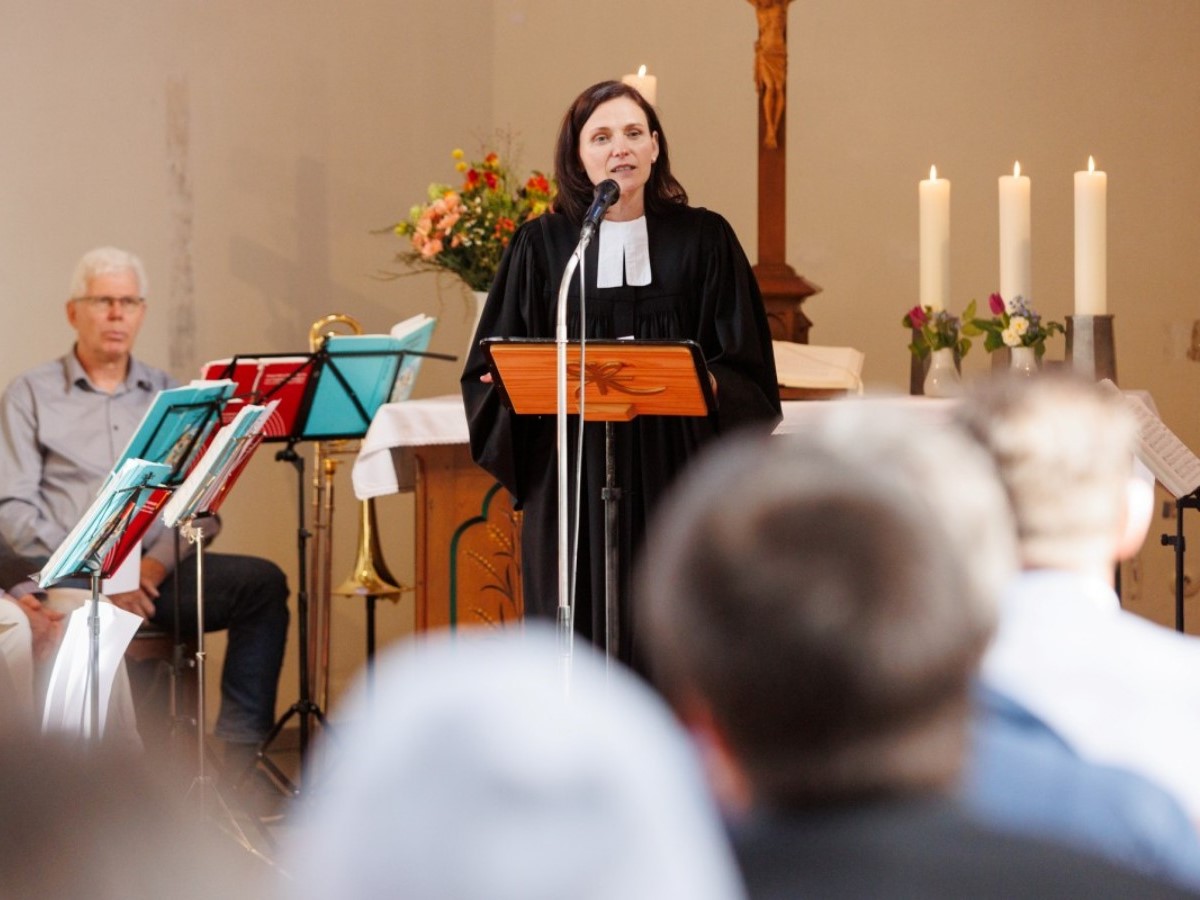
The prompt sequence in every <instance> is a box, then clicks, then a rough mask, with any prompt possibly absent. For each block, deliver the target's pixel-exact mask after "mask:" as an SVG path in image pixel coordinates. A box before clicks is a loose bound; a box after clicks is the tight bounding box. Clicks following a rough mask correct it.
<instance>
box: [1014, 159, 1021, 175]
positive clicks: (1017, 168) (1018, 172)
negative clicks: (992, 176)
mask: <svg viewBox="0 0 1200 900" xmlns="http://www.w3.org/2000/svg"><path fill="white" fill-rule="evenodd" d="M1020 177H1021V164H1020V163H1019V162H1015V163H1013V178H1020Z"/></svg>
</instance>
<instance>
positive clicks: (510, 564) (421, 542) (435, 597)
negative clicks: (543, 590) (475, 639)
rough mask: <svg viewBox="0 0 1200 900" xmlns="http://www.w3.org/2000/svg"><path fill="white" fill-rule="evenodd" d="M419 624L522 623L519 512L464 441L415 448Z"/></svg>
mask: <svg viewBox="0 0 1200 900" xmlns="http://www.w3.org/2000/svg"><path fill="white" fill-rule="evenodd" d="M410 452H411V453H412V456H413V464H414V470H415V471H414V475H415V482H414V489H415V499H416V577H417V584H416V629H417V631H427V630H430V629H436V628H460V627H471V626H485V627H493V628H502V627H504V626H506V625H509V624H511V623H513V622H516V621H519V620H520V618H521V616H522V612H523V610H522V602H521V543H520V534H521V528H520V513H518V512H515V511H514V510H513V508H512V501H511V498H510V497H509V494H508V492H507V491H506V490H504V489H503V488H502V487H500V485H499V484H497V483H496V481H495V480H494V479H493V478H492V476H491V475H489V474H488V473H486V472H485V471H483V469H481V468H479V467H478V466H476V465H475V463H474V462H472V460H471V452H470V449H469V448H468V447H467V445H466V444H432V445H428V446H423V447H412V448H411V450H410Z"/></svg>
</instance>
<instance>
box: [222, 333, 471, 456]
mask: <svg viewBox="0 0 1200 900" xmlns="http://www.w3.org/2000/svg"><path fill="white" fill-rule="evenodd" d="M436 322H437V320H436V319H434V318H432V317H430V316H426V315H418V316H413V317H411V318H409V319H406V320H405V321H403V322H400V323H398V324H397V325H396V326H395V327H394V328H393V329H392V331H391V333H389V334H330V335H326V337H325V338H324V340H322V342H321V344H320V346H318V347H317V348H316V349H315V350H313V351H312V352H311V353H260V354H239V355H237V356H234V357H231V358H229V359H222V360H214V361H212V362H209V363H206V364H205V365H204V368H203V372H204V376H205V377H206V378H227V379H232V380H233V381H234V382H235V383H236V385H237V390H236V394H235V396H234V398H233V400H232V401H231V403H230V404H229V406H228V407H227V412H226V416H225V419H224V421H225V422H226V423H228V422H229V421H231V420H232V418H233V415H234V414H235V413H236V412H237V410H238V408H240V405H241V404H243V403H268V402H270V401H277V407H276V409H275V412H274V413H273V414H272V415H271V417H270V418H269V419H268V421H267V424H266V427H265V430H264V434H265V437H264V440H267V441H287V442H288V443H296V442H298V441H309V440H336V439H342V438H354V437H361V436H362V435H363V434H365V433H366V430H367V427H368V426H369V425H370V424H371V419H372V418H374V416H375V412H376V411H378V409H379V407H380V406H381V405H382V404H383V403H385V402H389V401H390V402H398V401H400V400H406V399H408V396H409V394H410V393H411V392H412V388H413V383H414V381H415V379H416V377H417V373H418V372H419V371H420V366H421V361H422V360H423V359H424V358H425V357H433V358H435V359H445V360H453V359H454V357H453V356H450V355H448V354H445V353H430V352H428V350H427V349H426V348H428V346H429V340H430V337H431V336H432V334H433V329H434V326H435V324H436Z"/></svg>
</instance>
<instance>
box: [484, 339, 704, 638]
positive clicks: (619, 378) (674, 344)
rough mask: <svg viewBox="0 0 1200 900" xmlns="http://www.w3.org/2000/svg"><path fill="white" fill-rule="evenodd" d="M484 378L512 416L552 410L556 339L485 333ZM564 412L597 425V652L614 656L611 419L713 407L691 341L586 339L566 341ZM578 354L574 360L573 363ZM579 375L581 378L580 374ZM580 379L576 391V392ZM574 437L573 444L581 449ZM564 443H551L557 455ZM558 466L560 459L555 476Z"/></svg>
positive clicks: (564, 604)
mask: <svg viewBox="0 0 1200 900" xmlns="http://www.w3.org/2000/svg"><path fill="white" fill-rule="evenodd" d="M482 346H483V350H484V354H485V356H486V358H487V363H488V368H489V369H490V370H491V374H492V380H493V383H494V384H495V386H496V389H497V390H498V391H499V392H500V396H501V398H502V400H503V401H504V403H505V404H506V405H507V406H508V407H509V408H511V409H512V410H513V411H514V412H515V413H517V414H518V415H554V414H556V412H557V408H558V397H557V387H558V386H557V376H556V369H557V354H558V344H557V342H556V341H554V340H550V339H528V338H485V339H484V340H483V341H482ZM566 352H567V385H566V388H567V411H568V413H569V414H572V415H579V414H580V406H581V401H582V410H583V419H584V421H587V422H592V421H598V422H604V424H605V428H604V457H605V460H604V471H605V489H604V511H605V514H604V566H605V575H604V585H605V587H604V608H605V612H604V621H605V629H604V630H605V641H604V643H605V650H606V652H607V653H608V655H609V657H612V656H614V655H615V654H616V650H617V637H618V628H619V624H620V623H619V614H618V597H617V588H618V581H619V579H618V575H617V572H618V564H619V560H618V558H617V540H616V531H617V523H618V514H619V508H618V497H619V496H620V490H619V487H618V485H617V483H616V471H615V462H614V458H613V457H614V454H613V430H612V428H613V423H615V422H629V421H632V420H633V419H635V418H637V417H638V416H707V415H709V414H710V413H712V412H713V411H715V409H716V401H715V398H714V396H713V392H712V380H711V379H710V377H709V374H708V366H707V364H706V363H705V361H704V354H703V352H702V351H701V349H700V347H699V345H698V344H696V343H695V342H694V341H620V340H590V341H587V342H586V344H585V346H584V348H583V352H582V354H581V352H580V345H579V342H578V341H570V342H568V343H567V345H566ZM581 355H582V365H581V363H580V359H581ZM581 374H582V379H581ZM581 381H582V384H583V389H582V391H581V390H580V383H581ZM582 446H583V445H582V442H581V443H580V447H582ZM565 449H566V448H565V447H559V452H560V454H565ZM563 471H564V467H563V466H562V465H561V464H560V467H559V472H560V482H561V481H562V480H563V479H562V475H561V473H562V472H563ZM564 491H565V486H564V485H563V484H562V483H560V484H559V510H558V515H559V548H558V559H559V563H558V564H559V584H560V588H561V586H562V585H564V584H573V583H574V577H573V575H569V576H568V577H567V578H564V573H567V572H568V566H567V547H568V543H569V542H568V541H567V540H566V534H567V529H566V528H565V522H566V515H567V509H566V506H567V504H566V503H565V502H563V498H564V497H565V496H566V494H565V493H564ZM566 593H567V592H566V591H564V590H561V589H560V596H559V622H560V626H562V627H566V628H573V615H574V611H573V608H572V604H571V603H570V602H569V600H568V599H567V596H566Z"/></svg>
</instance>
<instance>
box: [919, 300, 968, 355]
mask: <svg viewBox="0 0 1200 900" xmlns="http://www.w3.org/2000/svg"><path fill="white" fill-rule="evenodd" d="M974 316H975V301H974V300H972V301H971V305H970V306H968V307H967V309H966V312H964V313H963V317H962V318H963V319H965V320H966V321H967V322H970V321H971V320H972V319H973V318H974ZM901 324H902V325H903V326H904V327H905V328H910V329H912V330H913V331H914V332H915V333H914V334H913V341H912V343H911V344H909V345H908V349H909V350H910V351H912V354H913V356H915V357H917V358H918V359H924V358H925V357H927V356H928V355H929V354H930V353H931V352H932V351H934V350H957V351H958V355H959V357H960V358H961V357H964V356H966V355H967V351H968V350H970V349H971V341H970V339H969V338H968V337H966V335H967V333H968V332H967V330H966V328H965V327H964V326H963V325H962V322H961V321H960V319H959V318H958V316H955V315H953V314H951V313H949V312H947V311H946V310H944V309H939V310H937V311H936V312H935V311H934V309H933V307H932V306H914V307H913V308H912V309H910V310H909V311H908V312H907V313H905V314H904V319H903V320H902V321H901Z"/></svg>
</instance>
